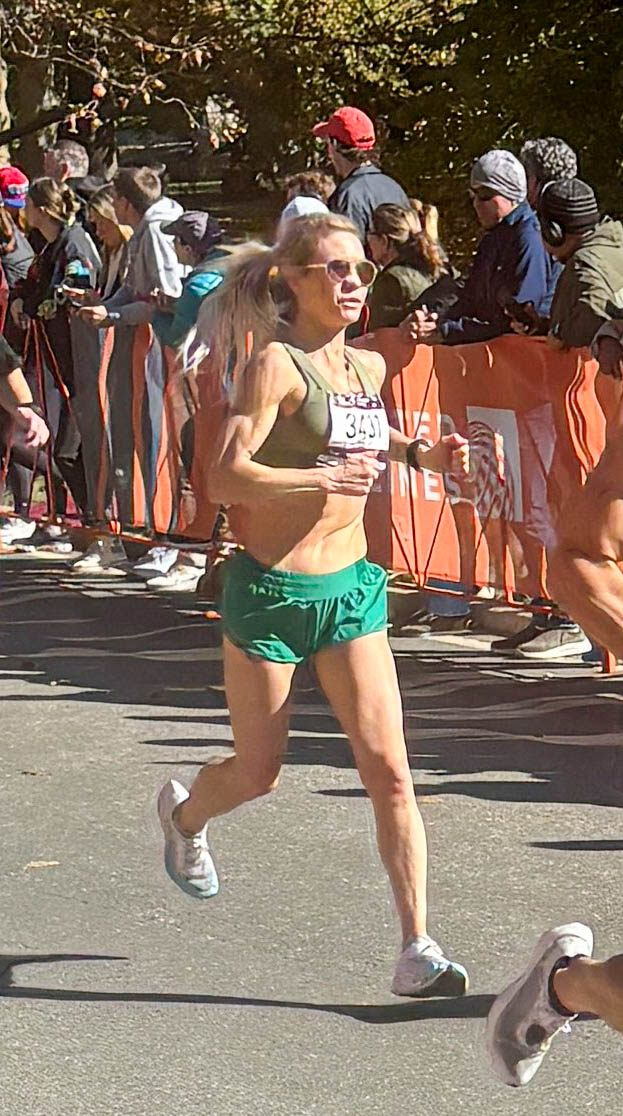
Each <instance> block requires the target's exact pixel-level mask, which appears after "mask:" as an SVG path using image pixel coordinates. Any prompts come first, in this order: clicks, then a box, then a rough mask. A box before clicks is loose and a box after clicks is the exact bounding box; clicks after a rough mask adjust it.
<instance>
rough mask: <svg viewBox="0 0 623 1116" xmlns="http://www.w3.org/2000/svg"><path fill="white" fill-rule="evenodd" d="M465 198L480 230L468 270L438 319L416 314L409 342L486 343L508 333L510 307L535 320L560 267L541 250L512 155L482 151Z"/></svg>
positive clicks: (544, 308)
mask: <svg viewBox="0 0 623 1116" xmlns="http://www.w3.org/2000/svg"><path fill="white" fill-rule="evenodd" d="M469 198H470V200H471V203H472V205H473V207H474V212H475V214H476V219H477V221H478V224H479V225H480V227H481V228H482V229H483V230H484V236H483V237H482V240H481V241H480V244H479V246H478V250H477V252H476V255H475V257H474V262H473V264H472V268H471V271H470V273H469V275H468V277H467V279H466V281H465V286H464V287H463V291H462V293H461V295H460V296H459V299H458V302H456V303H455V304H454V305H453V306H452V307H451V308H450V310H449V311H447V312H446V313H445V315H444V316H440V317H438V316H437V315H435V314H430V313H428V312H427V311H426V310H417V311H415V313H414V315H413V317H412V319H411V322H410V323H409V328H410V335H411V337H412V339H413V340H414V341H418V342H425V343H427V344H447V345H461V344H468V343H470V342H473V341H489V340H491V339H492V338H494V337H500V336H501V335H502V334H504V333H509V332H511V330H512V315H511V312H510V311H509V307H516V306H518V305H519V306H524V305H526V304H528V303H530V304H531V306H532V307H533V310H534V312H535V313H536V314H537V315H541V316H544V315H546V314H547V313H548V311H549V307H550V305H551V301H552V297H553V294H554V288H555V285H556V278H557V275H558V270H559V269H558V267H557V265H556V264H555V262H554V261H553V260H552V259H551V257H549V256H548V254H547V252H546V251H545V248H544V246H543V242H542V240H541V233H540V229H539V222H538V219H537V217H536V215H535V213H534V212H533V210H532V209H531V207H530V205H529V203H528V201H527V180H526V172H525V170H524V167H523V166H522V164H521V163H520V162H519V160H518V159H516V158H515V156H514V155H513V154H512V153H511V152H510V151H502V150H497V149H496V150H493V151H488V152H487V153H486V154H485V155H482V156H481V157H480V158H479V159H477V160H476V162H475V163H474V165H473V167H472V170H471V178H470V188H469Z"/></svg>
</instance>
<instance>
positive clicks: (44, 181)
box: [28, 178, 80, 225]
mask: <svg viewBox="0 0 623 1116" xmlns="http://www.w3.org/2000/svg"><path fill="white" fill-rule="evenodd" d="M28 197H29V198H30V200H31V202H32V204H33V205H36V207H37V209H41V210H42V211H43V212H44V213H47V215H48V217H52V218H53V220H54V221H60V223H61V225H71V224H72V223H73V221H74V220H75V217H76V213H77V212H78V210H79V209H80V203H79V202H78V201H77V199H76V195H75V194H74V192H73V190H72V189H71V187H70V186H67V185H65V183H58V182H56V181H55V179H54V178H37V179H35V181H34V182H31V184H30V189H29V190H28Z"/></svg>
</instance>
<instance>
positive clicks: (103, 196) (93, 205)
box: [88, 183, 133, 241]
mask: <svg viewBox="0 0 623 1116" xmlns="http://www.w3.org/2000/svg"><path fill="white" fill-rule="evenodd" d="M114 200H115V188H114V186H113V185H112V184H111V183H107V185H106V186H100V188H99V190H96V191H95V192H94V193H93V194H91V197H90V198H89V201H88V209H89V212H92V213H97V214H99V216H100V217H104V218H105V220H106V221H110V222H111V223H112V224H113V225H116V226H117V228H118V229H119V232H120V234H121V236H122V238H123V240H125V241H128V240H130V239H131V237H132V233H133V230H132V229H131V228H130V226H129V225H121V224H120V223H119V219H118V217H117V214H116V213H115V206H114Z"/></svg>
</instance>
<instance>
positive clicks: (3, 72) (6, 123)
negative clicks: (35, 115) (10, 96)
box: [0, 54, 11, 167]
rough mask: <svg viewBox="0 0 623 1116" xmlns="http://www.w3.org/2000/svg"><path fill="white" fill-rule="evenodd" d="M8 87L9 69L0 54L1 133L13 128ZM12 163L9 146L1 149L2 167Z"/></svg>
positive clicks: (0, 160)
mask: <svg viewBox="0 0 623 1116" xmlns="http://www.w3.org/2000/svg"><path fill="white" fill-rule="evenodd" d="M7 85H8V67H7V64H6V62H5V61H4V58H3V57H2V55H1V54H0V131H4V129H5V128H10V127H11V114H10V112H9V106H8V105H7V101H6V91H7ZM10 162H11V153H10V151H9V148H8V146H6V145H5V146H3V147H0V167H6V166H8V164H9V163H10Z"/></svg>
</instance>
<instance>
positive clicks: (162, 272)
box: [74, 167, 185, 574]
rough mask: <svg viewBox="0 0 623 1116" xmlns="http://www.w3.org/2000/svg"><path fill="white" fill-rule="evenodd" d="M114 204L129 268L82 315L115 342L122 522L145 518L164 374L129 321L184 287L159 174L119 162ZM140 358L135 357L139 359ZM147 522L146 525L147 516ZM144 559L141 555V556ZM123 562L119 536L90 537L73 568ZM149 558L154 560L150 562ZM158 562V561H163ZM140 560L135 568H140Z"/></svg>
mask: <svg viewBox="0 0 623 1116" xmlns="http://www.w3.org/2000/svg"><path fill="white" fill-rule="evenodd" d="M113 187H114V201H113V205H114V210H115V214H116V217H117V221H118V222H119V223H120V224H121V225H129V226H130V227H131V228H132V229H133V230H134V232H133V235H132V238H131V240H130V242H129V245H128V268H127V272H126V276H125V279H124V281H123V283H122V284H121V286H120V287H119V288H118V290H117V291H116V293H115V294H113V295H112V296H111V297H110V298H107V299H106V300H105V301H101V302H99V303H98V304H96V305H95V306H84V307H83V308H82V309H81V310H80V318H81V319H82V320H83V321H85V322H89V323H90V324H91V325H94V326H98V327H99V328H105V327H107V326H113V327H114V329H115V344H114V347H113V351H112V355H111V358H110V366H109V371H108V379H107V385H108V402H109V408H110V446H111V455H112V470H111V472H112V477H113V486H114V495H115V497H116V501H117V507H118V511H119V518H120V519H121V522H122V523H123V524H128V525H130V524H133V523H134V522H136V519H135V516H136V514H139V515H143V514H144V515H145V517H146V518H147V520H148V521H149V519H150V516H151V510H152V507H153V499H154V493H155V490H156V484H157V459H158V447H159V445H160V441H161V437H162V429H163V406H164V382H165V378H166V370H165V367H164V358H163V355H162V352H161V349H160V345H159V343H158V342H157V341H156V343H155V344H151V346H150V347H149V350H148V352H147V353H145V352H143V351H142V350H141V348H140V346H139V348H138V350H137V349H136V348H135V344H134V343H135V338H136V331H135V329H134V328H131V327H134V326H137V325H140V324H142V323H148V322H151V319H152V317H153V313H154V307H153V303H152V302H151V301H150V295H151V294H152V292H153V291H155V290H159V291H161V292H163V293H164V294H165V295H170V296H172V297H173V298H178V297H179V296H180V294H181V292H182V277H183V274H184V270H185V269H184V268H183V266H182V265H181V264H180V263H179V261H178V258H177V255H176V253H175V248H174V245H173V237H172V236H168V235H167V234H166V233H165V232H164V231H163V226H164V225H166V224H170V223H171V222H172V221H174V220H176V219H177V218H178V217H180V216H181V214H182V212H183V210H182V207H181V205H179V204H178V203H177V202H175V201H173V200H172V199H171V198H167V197H163V196H162V182H161V179H160V176H159V175H158V173H157V172H156V171H155V170H153V169H152V168H150V167H124V168H122V169H121V170H119V171H118V172H117V174H116V175H115V178H114V179H113ZM137 362H138V364H137ZM139 381H140V383H141V384H144V385H145V398H144V400H143V413H142V415H141V433H142V436H143V446H144V449H143V455H142V459H141V460H140V462H139V461H137V454H136V448H135V441H136V435H135V424H136V422H137V414H136V413H135V412H136V408H135V407H134V394H133V393H134V387H133V384H134V383H135V382H136V383H138V382H139ZM137 470H138V471H139V472H140V486H141V487H142V488H143V490H144V493H145V510H144V512H143V511H142V510H141V511H139V512H138V513H137V512H136V510H135V491H136V488H137V484H136V483H135V482H136V476H137ZM148 525H150V524H149V523H148ZM157 550H158V554H157V555H156V559H155V561H156V563H157V565H156V566H154V565H153V561H152V559H153V554H152V552H151V551H150V552H149V554H148V555H147V556H146V561H147V563H148V568H149V569H150V570H152V571H153V570H154V569H155V570H156V572H160V573H163V574H164V573H167V572H168V568H169V565H168V564H166V563H168V562H169V559H171V560H172V561H175V558H176V552H175V551H171V552H170V553H169V554H168V555H166V556H165V555H163V554H161V553H160V548H157ZM141 561H142V560H141ZM123 562H125V553H124V551H123V548H122V547H121V546H120V544H119V543H118V541H117V540H107V541H106V542H105V544H103V543H102V541H101V540H97V539H96V540H95V543H94V544H93V546H92V547H89V549H88V550H87V552H86V553H85V555H84V556H83V558H81V559H78V561H77V562H76V563H75V564H74V568H75V569H76V570H77V571H78V572H89V573H92V574H95V573H105V572H110V570H111V569H114V568H118V567H119V563H123ZM149 563H152V564H151V565H149ZM162 563H164V564H162ZM139 565H140V563H138V564H137V565H136V566H135V567H134V570H135V572H137V573H140V569H139V568H138V567H139Z"/></svg>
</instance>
